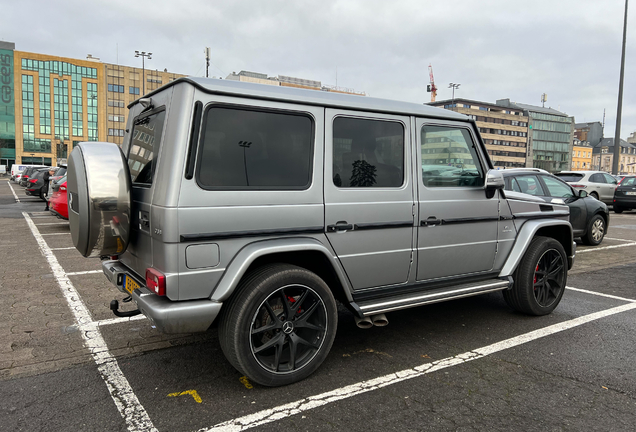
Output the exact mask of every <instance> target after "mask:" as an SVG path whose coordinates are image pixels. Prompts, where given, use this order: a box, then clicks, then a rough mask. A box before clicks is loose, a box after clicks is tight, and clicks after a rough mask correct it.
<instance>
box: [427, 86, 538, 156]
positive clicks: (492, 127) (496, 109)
mask: <svg viewBox="0 0 636 432" xmlns="http://www.w3.org/2000/svg"><path fill="white" fill-rule="evenodd" d="M429 105H432V106H436V107H443V108H445V109H448V110H452V111H456V112H458V113H461V114H466V115H469V116H470V117H471V118H473V119H474V120H475V121H476V122H477V128H478V129H479V132H480V134H481V137H482V139H483V140H484V143H485V144H486V149H487V151H488V154H489V156H490V159H491V161H492V163H493V165H494V166H495V168H500V169H505V168H523V167H525V166H526V159H527V140H528V117H527V116H526V115H524V112H523V110H522V109H517V108H504V107H501V106H499V105H496V104H493V103H488V102H479V101H473V100H469V99H459V98H458V99H453V100H442V101H437V102H431V103H429Z"/></svg>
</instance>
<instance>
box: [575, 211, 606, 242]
mask: <svg viewBox="0 0 636 432" xmlns="http://www.w3.org/2000/svg"><path fill="white" fill-rule="evenodd" d="M605 225H606V224H605V219H603V216H601V215H595V216H594V217H593V218H592V219H591V220H590V222H589V223H588V224H587V232H586V234H585V235H584V236H583V237H581V240H583V243H585V244H586V245H588V246H598V245H600V244H601V242H602V241H603V238H604V237H605Z"/></svg>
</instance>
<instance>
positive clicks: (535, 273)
mask: <svg viewBox="0 0 636 432" xmlns="http://www.w3.org/2000/svg"><path fill="white" fill-rule="evenodd" d="M538 271H539V264H538V263H537V267H536V268H535V269H534V282H533V283H535V284H536V283H537V272H538ZM535 289H536V288H535Z"/></svg>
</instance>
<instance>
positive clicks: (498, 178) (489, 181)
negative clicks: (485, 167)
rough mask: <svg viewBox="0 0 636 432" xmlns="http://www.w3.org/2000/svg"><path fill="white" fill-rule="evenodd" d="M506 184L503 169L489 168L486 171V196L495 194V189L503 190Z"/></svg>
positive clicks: (489, 196) (490, 196)
mask: <svg viewBox="0 0 636 432" xmlns="http://www.w3.org/2000/svg"><path fill="white" fill-rule="evenodd" d="M505 184H506V183H505V181H504V177H503V174H502V173H501V171H498V170H489V171H488V172H487V173H486V198H492V197H493V196H495V191H497V190H503V188H504V186H505Z"/></svg>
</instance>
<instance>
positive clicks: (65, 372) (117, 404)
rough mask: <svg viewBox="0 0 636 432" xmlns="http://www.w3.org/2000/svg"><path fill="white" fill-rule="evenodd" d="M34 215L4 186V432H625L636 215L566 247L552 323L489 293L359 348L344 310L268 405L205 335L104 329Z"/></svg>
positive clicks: (106, 295) (632, 377)
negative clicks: (597, 241)
mask: <svg viewBox="0 0 636 432" xmlns="http://www.w3.org/2000/svg"><path fill="white" fill-rule="evenodd" d="M14 193H15V195H14ZM16 198H18V199H19V200H20V202H16ZM43 209H44V204H43V203H42V202H41V201H39V200H38V199H34V198H28V197H26V196H25V195H24V193H23V192H22V190H21V188H20V187H19V186H16V185H15V184H13V183H11V184H10V183H9V182H7V181H6V180H0V233H1V234H0V263H2V264H1V269H0V290H1V292H2V296H0V394H2V395H3V398H2V399H0V418H1V419H2V421H0V431H4V430H7V431H14V430H25V431H32V430H47V431H66V430H76V431H101V430H109V431H110V430H122V431H123V430H130V431H133V430H135V431H151V430H159V431H196V430H205V431H211V430H215V431H216V430H219V431H221V430H223V431H239V430H245V429H253V430H268V431H270V430H271V431H280V430H299V431H305V430H307V431H309V430H334V431H336V430H338V431H339V430H351V431H369V430H391V431H392V430H400V431H403V430H406V431H409V430H413V431H420V430H462V431H471V430H513V429H514V430H542V431H543V430H566V431H568V430H572V431H574V430H577V431H578V430H583V429H592V430H596V429H604V430H616V431H628V430H629V431H631V430H634V428H635V426H634V425H636V414H635V413H636V362H635V361H634V359H635V358H636V344H635V343H634V342H635V339H636V337H635V336H634V335H635V334H636V282H635V281H636V211H631V212H625V213H623V214H621V215H617V214H614V213H611V221H610V227H609V233H608V235H607V237H606V239H605V240H604V241H603V243H602V244H601V245H600V246H598V247H595V248H590V247H586V246H583V245H582V244H579V245H578V253H577V257H576V263H575V267H574V268H573V269H572V271H571V272H570V275H569V279H568V287H569V288H568V289H567V290H566V293H565V295H564V298H563V300H562V302H561V304H560V305H559V307H558V308H557V309H556V310H555V312H554V313H552V314H551V315H548V316H545V317H527V316H524V315H520V314H517V313H515V312H513V311H512V310H511V309H510V308H508V307H507V305H506V304H505V302H504V301H503V298H502V297H501V294H500V293H494V294H487V295H483V296H478V297H471V298H466V299H461V300H456V301H452V302H447V303H439V304H433V305H428V306H424V307H419V308H414V309H409V310H405V311H400V312H394V313H390V314H387V316H388V319H389V321H390V324H389V325H388V326H387V327H383V328H378V327H374V328H372V329H369V330H362V329H359V328H357V327H356V326H355V324H354V319H353V316H352V315H351V314H350V313H348V312H346V311H344V310H342V311H340V313H339V326H338V333H337V336H336V340H335V342H334V346H333V348H332V350H331V353H330V355H329V356H328V358H327V360H326V361H325V363H324V364H323V365H322V366H321V367H320V369H319V370H318V371H317V372H316V373H314V374H313V375H312V376H311V377H310V378H308V379H306V380H304V381H302V382H300V383H297V384H293V385H290V386H286V387H282V388H273V389H272V388H265V387H260V386H257V385H252V384H251V383H250V382H249V380H247V379H246V378H245V377H242V376H241V375H240V374H239V373H238V372H236V371H235V370H234V369H233V368H232V367H231V366H230V365H229V363H228V362H227V361H226V360H225V358H224V357H223V354H222V352H221V350H220V347H219V345H218V340H217V335H216V329H214V328H213V329H211V330H210V331H208V332H206V333H203V334H197V335H164V334H161V333H159V332H158V331H157V330H156V329H154V328H153V327H152V326H151V325H150V323H149V322H148V321H147V320H146V319H143V318H139V317H135V318H132V319H128V318H123V319H122V318H116V317H115V316H114V315H113V314H112V313H111V312H110V310H109V309H108V304H109V302H110V301H111V300H112V299H114V298H117V299H119V300H120V301H121V300H122V298H123V297H124V296H123V295H122V294H121V293H120V292H119V291H117V290H116V289H115V288H114V287H112V286H111V285H110V284H109V283H108V281H107V280H106V278H105V277H104V276H103V274H101V266H100V263H99V260H97V259H85V258H83V257H81V255H79V253H78V252H77V251H75V249H74V248H72V243H71V237H70V233H69V228H68V223H66V222H65V221H62V220H60V219H57V218H55V217H53V216H50V215H49V214H48V213H45V212H43Z"/></svg>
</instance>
